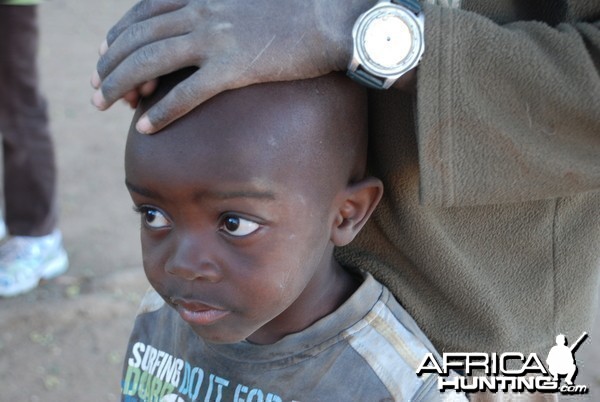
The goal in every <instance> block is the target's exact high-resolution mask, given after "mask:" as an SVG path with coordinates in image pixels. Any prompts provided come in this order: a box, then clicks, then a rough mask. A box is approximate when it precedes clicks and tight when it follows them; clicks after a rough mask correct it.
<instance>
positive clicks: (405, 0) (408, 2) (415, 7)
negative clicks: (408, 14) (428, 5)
mask: <svg viewBox="0 0 600 402" xmlns="http://www.w3.org/2000/svg"><path fill="white" fill-rule="evenodd" d="M391 1H392V3H394V4H398V5H401V6H404V7H406V8H408V9H409V10H410V11H412V12H413V13H415V14H419V13H420V12H421V4H419V2H418V1H417V0H391Z"/></svg>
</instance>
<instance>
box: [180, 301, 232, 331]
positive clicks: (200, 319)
mask: <svg viewBox="0 0 600 402" xmlns="http://www.w3.org/2000/svg"><path fill="white" fill-rule="evenodd" d="M171 303H173V305H174V306H175V309H176V310H177V312H178V313H179V315H180V316H181V318H182V319H183V320H184V321H187V322H188V323H190V324H194V325H210V324H213V323H214V322H216V321H218V320H220V319H221V318H224V317H225V316H227V315H229V313H230V311H229V310H224V309H222V308H220V307H215V306H212V305H209V304H205V303H203V302H199V301H192V300H186V299H180V298H174V297H172V298H171Z"/></svg>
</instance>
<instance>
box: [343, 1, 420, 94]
mask: <svg viewBox="0 0 600 402" xmlns="http://www.w3.org/2000/svg"><path fill="white" fill-rule="evenodd" d="M387 15H393V16H395V17H398V18H400V19H401V20H402V21H403V22H404V23H405V24H406V26H407V28H408V30H409V32H410V35H411V46H410V50H409V52H408V54H407V55H406V57H405V58H404V59H403V60H402V61H401V62H400V63H398V64H396V65H394V66H382V65H381V64H379V63H376V62H374V61H373V60H372V59H371V57H370V56H369V54H368V53H367V51H366V49H365V45H364V41H365V35H366V32H367V30H368V28H369V27H370V26H371V23H372V22H373V21H374V20H376V19H378V18H382V17H384V16H387ZM423 23H424V17H423V13H422V12H420V13H419V14H417V15H415V14H414V13H413V12H412V11H410V10H408V9H407V8H405V7H402V6H400V5H397V4H393V3H390V2H388V1H384V2H380V3H377V4H376V5H375V6H374V7H372V8H371V9H369V10H367V11H366V12H365V13H364V14H362V15H361V16H360V17H359V19H358V20H357V21H356V23H355V25H354V27H353V30H352V37H353V38H354V56H353V57H352V62H351V64H350V70H351V71H355V70H356V69H358V68H359V67H360V68H361V69H362V70H365V71H366V72H368V73H369V74H372V75H374V76H378V77H380V78H382V79H383V80H384V81H385V82H390V81H392V82H393V81H395V80H396V79H398V78H399V77H400V76H401V75H402V74H404V73H406V72H407V71H409V70H411V69H412V68H414V67H415V66H416V65H417V64H418V62H419V60H420V59H421V56H422V55H423V51H424V44H423V42H424V41H423V38H424V31H423V25H424V24H423ZM389 85H391V83H390V84H389Z"/></svg>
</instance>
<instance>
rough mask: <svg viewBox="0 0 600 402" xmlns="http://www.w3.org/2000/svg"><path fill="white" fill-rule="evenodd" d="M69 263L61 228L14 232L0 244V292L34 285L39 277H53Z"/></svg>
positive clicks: (12, 292) (25, 289) (5, 293)
mask: <svg viewBox="0 0 600 402" xmlns="http://www.w3.org/2000/svg"><path fill="white" fill-rule="evenodd" d="M68 267H69V258H68V257H67V252H66V251H65V249H64V248H63V246H62V235H61V233H60V231H59V230H58V229H56V230H54V232H52V233H50V234H49V235H46V236H39V237H30V236H12V237H9V238H8V240H6V241H5V242H4V243H2V244H1V245H0V296H1V297H10V296H16V295H18V294H21V293H25V292H28V291H30V290H32V289H34V288H35V287H36V286H37V285H38V283H39V281H40V279H51V278H54V277H56V276H58V275H60V274H62V273H64V272H65V271H66V270H67V268H68Z"/></svg>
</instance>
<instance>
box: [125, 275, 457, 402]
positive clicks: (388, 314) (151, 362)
mask: <svg viewBox="0 0 600 402" xmlns="http://www.w3.org/2000/svg"><path fill="white" fill-rule="evenodd" d="M429 352H434V349H433V346H431V344H430V342H429V341H428V340H427V339H426V337H425V335H424V334H423V333H422V332H421V330H420V329H419V328H418V327H417V325H416V324H415V322H414V321H413V320H412V318H410V317H409V316H408V314H407V313H406V311H405V310H404V309H403V308H402V307H401V306H400V305H399V304H398V303H397V302H396V300H395V299H394V298H393V296H392V295H391V293H390V292H389V291H388V290H387V288H385V287H384V286H383V285H381V284H380V283H379V282H377V281H376V280H375V279H374V278H373V277H372V276H371V275H369V274H365V280H364V282H363V283H362V284H361V286H360V287H359V289H358V290H357V291H356V292H355V293H354V294H353V295H352V296H351V297H350V298H349V299H348V300H347V301H346V302H345V303H344V304H343V305H342V306H341V307H340V308H338V309H337V310H336V311H335V312H334V313H332V314H330V315H328V316H326V317H324V318H322V319H321V320H319V321H318V322H316V323H315V324H313V325H312V326H310V327H309V328H307V329H305V330H304V331H302V332H299V333H295V334H292V335H288V336H286V337H284V338H283V339H281V340H280V341H278V342H276V343H275V344H272V345H255V344H251V343H249V342H239V343H236V344H226V345H216V344H209V343H206V342H204V341H203V340H202V338H200V337H199V336H198V335H196V334H195V333H194V332H193V331H192V329H191V327H190V326H189V325H188V324H187V323H185V322H184V321H183V320H182V319H181V318H180V316H179V315H178V314H177V312H176V311H174V310H173V309H172V308H171V307H169V306H168V305H166V304H165V303H164V302H163V301H162V299H160V297H159V296H158V295H157V294H156V293H155V292H154V291H152V290H150V291H149V293H148V294H147V295H146V297H145V298H144V301H143V302H142V309H141V312H140V314H139V315H138V317H137V319H136V322H135V327H134V329H133V333H132V335H131V339H130V341H129V347H128V349H127V356H126V359H125V367H124V372H123V382H122V393H123V396H122V400H123V401H139V400H148V401H151V400H155V401H178V402H179V401H235V402H238V401H245V402H249V401H262V402H278V401H391V400H398V401H400V400H409V399H411V400H428V401H430V400H441V399H444V398H446V399H448V398H454V399H456V397H457V395H456V394H452V393H444V394H440V393H439V392H438V391H437V388H436V378H434V377H435V376H434V375H428V376H423V377H418V376H417V375H416V374H415V371H416V369H417V367H418V366H419V364H420V363H421V362H422V361H423V359H424V357H425V355H426V354H427V353H429Z"/></svg>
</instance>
